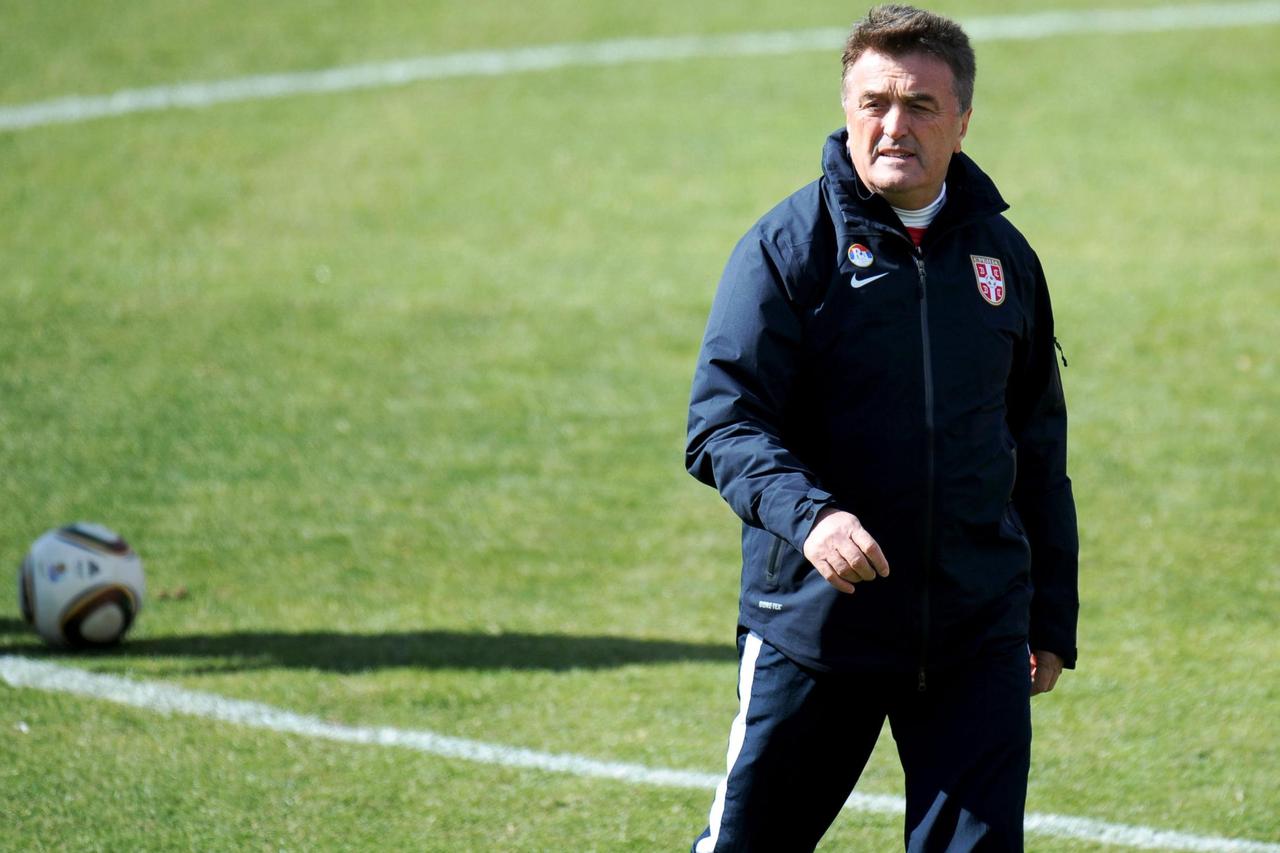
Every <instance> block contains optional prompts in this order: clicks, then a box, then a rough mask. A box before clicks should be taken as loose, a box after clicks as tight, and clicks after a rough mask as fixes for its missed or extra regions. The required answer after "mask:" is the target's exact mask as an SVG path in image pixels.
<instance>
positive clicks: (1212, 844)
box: [0, 655, 1280, 853]
mask: <svg viewBox="0 0 1280 853" xmlns="http://www.w3.org/2000/svg"><path fill="white" fill-rule="evenodd" d="M0 678H3V680H4V681H5V682H6V683H7V684H9V685H10V686H11V687H14V688H26V689H34V690H41V691H45V692H54V693H69V694H73V695H76V696H85V697H89V698H94V699H103V700H106V701H109V702H114V703H116V704H119V705H126V706H129V707H133V708H140V709H143V710H147V711H156V712H160V713H168V714H182V715H185V716H191V717H197V718H201V719H208V720H217V721H219V722H224V723H231V724H234V725H239V726H246V727H249V728H255V729H265V730H268V731H273V732H282V733H287V734H295V735H301V736H303V737H311V738H317V739H320V740H330V741H337V742H341V743H352V744H366V745H372V746H393V747H401V748H405V749H413V750H416V751H418V752H423V753H427V754H429V755H438V756H441V757H444V758H456V759H463V760H467V761H475V762H479V763H483V764H492V765H499V766H503V767H515V768H522V769H531V770H541V771H547V772H552V773H566V774H570V775H574V776H581V777H586V778H594V779H610V780H613V781H617V782H624V783H628V784H636V785H655V786H659V787H666V788H696V789H711V788H714V787H715V786H716V784H717V783H718V782H719V776H718V775H717V774H713V773H699V772H696V771H691V770H674V769H667V768H662V767H647V766H645V765H642V764H634V763H627V762H615V761H600V760H598V759H593V758H588V757H586V756H581V755H572V754H567V753H550V752H540V751H538V750H532V749H525V748H522V747H514V746H505V745H502V744H494V743H484V742H482V741H475V740H469V739H466V738H458V737H451V736H449V735H442V734H437V733H435V732H431V731H425V730H406V729H398V728H394V727H391V726H348V725H341V724H338V723H329V722H325V721H324V720H321V719H318V718H316V717H312V716H307V715H305V714H298V713H295V712H292V711H286V710H284V709H281V708H275V707H273V706H271V705H266V704H262V703H259V702H248V701H245V700H241V699H229V698H227V697H224V696H218V695H217V694H213V693H205V692H200V691H195V690H186V689H183V688H180V687H174V686H172V685H167V684H161V683H157V682H145V681H134V680H131V679H127V678H121V677H119V676H113V675H102V674H98V673H92V672H87V671H85V670H81V669H76V668H74V667H68V666H62V665H59V664H53V663H47V662H43V661H35V660H29V659H27V658H24V657H20V656H17V655H3V656H0ZM846 807H847V808H850V809H853V810H855V811H862V812H873V813H877V814H890V815H897V814H901V813H902V812H903V810H904V809H905V803H904V802H903V800H902V799H901V798H900V797H895V796H890V795H884V794H862V793H857V792H855V793H854V794H853V795H851V796H850V798H849V801H848V803H847V804H846ZM1026 830H1027V832H1028V833H1031V834H1035V835H1041V836H1047V837H1051V838H1070V839H1077V840H1081V841H1090V842H1095V843H1099V844H1107V845H1112V846H1116V847H1128V848H1132V849H1138V850H1168V851H1192V853H1280V844H1270V843H1266V842H1261V841H1250V840H1245V839H1235V838H1221V837H1216V836H1206V835H1193V834H1189V833H1184V832H1174V831H1170V830H1163V829H1156V828H1154V827H1146V826H1131V825H1127V824H1117V823H1109V822H1107V821H1101V820H1092V819H1090V818H1081V817H1073V816H1069V815H1054V814H1037V813H1031V814H1028V815H1027V817H1026Z"/></svg>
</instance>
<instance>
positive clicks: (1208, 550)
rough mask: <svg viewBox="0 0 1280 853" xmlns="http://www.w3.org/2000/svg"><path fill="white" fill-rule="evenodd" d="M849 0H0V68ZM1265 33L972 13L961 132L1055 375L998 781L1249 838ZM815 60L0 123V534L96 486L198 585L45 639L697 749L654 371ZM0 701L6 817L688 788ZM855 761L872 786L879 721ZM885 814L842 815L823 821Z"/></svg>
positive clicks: (36, 95)
mask: <svg viewBox="0 0 1280 853" xmlns="http://www.w3.org/2000/svg"><path fill="white" fill-rule="evenodd" d="M1103 5H1106V4H1090V5H1089V8H1099V7H1102V6H1103ZM1122 5H1127V4H1120V3H1113V4H1110V6H1111V7H1117V8H1118V7H1121V6H1122ZM1038 8H1039V7H1038V6H1036V5H1034V4H1030V3H1024V4H1013V5H1010V4H995V3H951V4H946V5H945V6H942V7H938V9H939V11H943V12H946V13H948V14H953V15H957V16H961V17H964V16H972V15H978V14H989V13H995V12H1000V13H1007V12H1014V11H1018V10H1023V11H1030V10H1035V9H1038ZM1079 8H1084V6H1083V5H1081V6H1080V7H1079ZM858 11H860V10H850V9H848V8H846V7H843V6H838V5H837V4H833V3H817V4H808V5H806V7H805V8H804V9H803V10H793V9H786V8H782V7H779V6H776V5H771V4H740V3H732V4H731V3H719V2H717V3H708V4H699V6H698V7H697V9H696V15H695V16H693V17H691V16H690V9H689V8H688V7H687V4H680V5H677V4H674V3H656V4H648V5H646V6H644V7H636V6H630V7H625V8H623V7H615V6H614V5H613V4H570V3H552V4H539V5H538V6H537V7H536V8H534V7H530V8H529V9H510V8H507V7H505V6H501V7H500V6H497V5H495V4H487V3H475V4H465V5H463V4H424V5H422V6H416V7H409V6H401V5H397V4H374V5H373V6H368V7H361V8H359V9H356V8H355V7H349V6H347V5H345V4H338V3H331V4H301V3H278V4H271V5H270V6H260V5H255V4H235V3H224V2H218V3H213V2H210V3H204V4H184V6H183V7H182V9H181V11H179V10H178V8H177V7H170V6H165V5H164V4H154V3H129V4H124V3H104V4H99V5H94V6H91V7H85V6H83V5H82V4H71V3H49V4H40V5H31V4H18V3H3V4H0V19H3V20H4V21H5V25H6V31H7V32H8V33H10V34H12V37H11V38H9V39H7V44H6V49H5V50H4V51H0V103H6V104H15V103H23V102H26V101H31V100H38V99H43V98H49V97H55V96H59V95H63V94H68V93H81V94H95V93H106V92H110V91H112V90H114V89H117V88H121V87H129V86H141V85H152V84H158V83H166V82H174V81H181V80H191V79H209V78H216V77H221V76H232V75H238V74H245V73H263V72H272V71H280V70H298V69H310V68H318V67H325V66H328V65H332V64H338V63H350V62H362V61H376V60H381V59H391V58H399V57H402V56H411V55H417V54H421V53H429V52H444V51H452V50H460V49H472V48H488V47H504V46H523V45H526V44H541V43H551V42H562V41H578V40H589V39H596V38H610V37H621V36H632V35H658V34H682V33H689V32H699V33H704V32H705V33H715V32H736V31H743V30H767V29H781V28H788V29H789V28H800V27H811V26H840V25H843V24H846V23H848V21H849V20H850V19H851V18H852V17H853V16H855V15H856V14H857V13H858ZM1277 48H1280V29H1278V28H1275V27H1255V28H1251V29H1250V28H1238V29H1227V30H1213V31H1203V32H1180V33H1159V34H1129V35H1123V36H1073V37H1062V38H1055V39H1050V40H1044V41H1037V42H991V43H983V44H980V45H978V50H979V83H978V97H977V112H976V114H975V118H974V122H973V124H972V126H971V132H970V136H969V138H968V139H967V140H966V147H967V149H968V150H969V151H970V153H971V154H973V156H975V157H976V158H977V160H978V161H979V163H981V164H982V165H983V166H984V168H986V169H987V170H988V171H989V172H990V173H991V174H992V175H993V176H994V177H995V178H996V180H997V182H998V183H999V184H1000V186H1001V188H1002V190H1003V191H1004V193H1005V194H1006V197H1007V198H1009V200H1010V201H1011V202H1012V203H1013V209H1012V211H1011V212H1010V217H1011V218H1012V219H1013V221H1014V222H1015V223H1016V224H1017V225H1019V227H1021V228H1022V229H1023V230H1024V231H1025V232H1026V233H1027V235H1028V237H1029V238H1030V239H1031V241H1032V243H1033V245H1035V246H1036V247H1037V248H1038V250H1039V251H1040V253H1041V255H1042V258H1043V259H1044V262H1045V266H1046V269H1047V271H1048V273H1049V277H1050V283H1051V287H1052V289H1053V294H1054V300H1055V308H1056V312H1057V315H1058V325H1059V337H1060V338H1061V340H1062V342H1063V345H1064V346H1065V348H1066V353H1067V357H1068V359H1069V361H1070V365H1071V366H1070V367H1069V368H1067V369H1066V370H1065V372H1064V381H1065V383H1066V386H1067V393H1068V399H1069V403H1070V406H1071V411H1072V442H1073V445H1072V471H1073V478H1074V480H1075V483H1076V491H1077V496H1078V500H1079V504H1080V518H1081V534H1082V542H1083V547H1084V552H1083V561H1082V592H1083V598H1084V609H1083V613H1082V625H1081V668H1080V670H1079V671H1078V672H1075V673H1070V674H1069V675H1068V676H1067V677H1066V678H1065V679H1064V681H1063V682H1062V685H1061V688H1060V689H1059V690H1058V691H1055V693H1054V694H1053V695H1052V696H1049V697H1045V698H1043V699H1038V700H1037V701H1036V704H1035V712H1036V725H1037V739H1036V746H1035V749H1036V757H1035V767H1034V769H1033V778H1032V789H1031V800H1030V808H1031V809H1033V810H1036V811H1045V812H1058V813H1067V814H1075V815H1082V816H1088V817H1094V818H1100V819H1106V820H1118V821H1127V822H1134V823H1143V824H1150V825H1155V826H1159V827H1162V828H1173V829H1182V830H1187V831H1194V832H1203V833H1211V834H1225V835H1239V836H1245V837H1250V838H1254V839H1261V840H1272V841H1278V840H1280V824H1278V822H1277V819H1276V817H1275V815H1276V814H1277V813H1280V799H1278V798H1277V794H1276V789H1275V785H1274V780H1275V776H1276V772H1277V769H1278V768H1280V745H1278V743H1277V738H1276V731H1275V723H1274V721H1275V719H1277V717H1278V716H1280V697H1278V696H1277V689H1278V688H1277V679H1276V675H1277V672H1276V665H1275V661H1276V660H1277V651H1280V649H1278V648H1277V646H1278V642H1277V639H1276V634H1275V613H1276V612H1277V604H1280V559H1278V557H1277V555H1278V553H1280V547H1278V545H1280V541H1278V538H1280V534H1278V533H1277V524H1276V520H1277V518H1280V512H1278V511H1277V510H1278V509H1280V506H1278V502H1280V498H1278V497H1277V495H1278V494H1280V490H1277V488H1276V486H1277V475H1276V468H1275V462H1274V460H1275V459H1276V458H1277V451H1278V450H1280V447H1278V443H1280V439H1277V437H1276V435H1277V431H1276V429H1275V428H1274V424H1275V413H1276V411H1277V410H1280V409H1278V404H1280V385H1278V384H1277V376H1276V355H1275V345H1274V338H1275V332H1276V328H1277V327H1276V317H1277V316H1278V314H1277V309H1278V308H1280V292H1278V290H1277V285H1276V273H1275V270H1276V269H1277V262H1278V261H1280V248H1278V247H1277V244H1276V241H1275V240H1273V239H1271V235H1274V234H1276V233H1277V227H1278V226H1280V209H1278V206H1280V202H1278V201H1277V198H1278V195H1277V192H1276V190H1277V189H1280V184H1278V181H1277V174H1278V172H1277V168H1278V167H1277V163H1276V159H1275V146H1274V128H1275V126H1276V125H1277V121H1280V102H1277V100H1276V97H1275V94H1274V93H1275V91H1276V87H1277V84H1278V83H1280V50H1278V49H1277ZM838 68H839V66H838V54H837V52H836V51H835V50H833V51H832V54H831V55H829V56H828V55H823V54H798V55H793V56H781V57H770V58H737V59H704V60H690V61H685V62H679V63H668V64H652V65H629V66H621V67H616V68H607V69H605V68H576V69H564V70H560V71H556V72H550V73H541V74H528V75H513V76H509V77H502V78H483V79H481V78H471V79H454V80H448V81H436V82H429V83H420V84H415V85H411V86H406V87H403V88H397V89H386V90H378V91H368V92H356V93H349V94H335V95H327V96H306V97H298V98H294V99H286V100H278V101H268V102H257V103H244V104H233V105H225V106H221V107H217V108H213V109H208V110H196V111H191V110H178V111H172V112H164V113H153V114H145V115H137V116H129V117H122V118H116V119H110V120H103V121H94V122H89V123H85V124H80V125H72V126H55V127H46V128H36V129H31V130H27V131H22V132H6V133H0V175H3V178H0V217H2V218H0V257H3V259H4V264H3V269H2V270H0V304H3V306H4V310H3V312H0V401H3V404H2V405H0V554H9V555H10V557H9V559H10V561H11V564H12V565H16V563H17V561H18V560H19V559H20V557H21V555H22V553H23V552H24V551H25V549H26V547H27V545H28V544H29V543H30V541H31V540H32V539H34V538H35V537H36V535H38V534H39V533H40V532H41V531H42V530H44V529H46V528H48V527H51V526H55V525H58V524H61V523H65V522H68V521H71V520H74V519H78V518H86V519H92V520H97V521H101V522H105V523H108V524H110V525H112V526H114V527H115V528H117V529H118V530H120V531H121V532H122V533H124V534H125V535H126V536H127V537H128V538H129V539H130V540H131V541H132V542H133V543H134V544H135V545H136V546H137V547H138V549H139V550H140V551H141V553H142V554H143V557H144V559H145V561H146V567H147V572H148V579H149V582H150V584H151V586H152V590H153V592H154V591H158V590H168V589H173V588H176V587H178V586H185V587H186V588H188V590H189V591H190V595H189V596H188V597H187V598H185V599H181V600H168V599H166V600H160V599H158V598H156V597H155V596H153V597H152V599H151V601H149V602H148V604H147V606H146V609H145V610H144V612H143V615H142V617H141V619H140V621H139V623H138V625H137V627H136V631H135V634H134V635H133V637H132V640H133V642H132V643H131V644H130V645H128V646H126V648H125V649H124V650H123V651H122V652H121V653H119V654H112V655H95V656H74V655H73V656H59V658H58V659H60V660H66V661H68V662H70V663H73V664H76V665H82V666H87V667H89V668H92V669H97V670H104V671H112V672H123V673H128V674H133V675H136V676H139V677H157V678H164V679H166V680H169V681H172V682H174V683H177V684H182V685H185V686H191V687H197V688H200V689H208V690H213V691H215V692H218V693H222V694H225V695H229V696H237V697H241V698H249V699H255V700H261V701H267V702H272V703H276V704H280V705H283V706H285V707H288V708H290V709H293V710H297V711H300V712H304V713H314V714H318V715H320V716H323V717H325V718H329V719H334V720H340V721H344V722H350V723H361V724H363V723H369V724H373V723H387V724H394V725H402V726H408V727H415V728H431V729H434V730H438V731H441V732H446V733H450V734H458V735H462V736H470V737H477V738H482V739H485V740H490V741H495V742H500V743H509V744H513V745H518V746H528V747H532V748H538V749H553V750H567V751H574V752H581V753H585V754H588V755H591V756H593V757H598V758H606V759H618V760H628V761H642V762H646V763H651V764H654V765H662V766H675V767H687V768H691V769H700V770H706V771H714V770H716V769H717V768H718V767H719V766H720V763H721V762H722V760H723V759H722V755H723V742H724V738H725V732H726V730H727V725H728V722H729V720H730V718H731V717H732V714H733V709H734V701H733V683H734V665H733V660H732V649H731V643H732V634H733V620H734V613H735V610H734V602H735V600H736V587H737V530H736V524H735V522H734V520H733V518H732V516H731V514H730V513H729V511H728V510H727V509H726V508H725V507H724V506H723V505H722V504H721V503H720V501H719V499H718V498H717V497H716V496H715V495H714V493H712V492H711V491H710V490H708V489H705V488H702V487H700V486H698V485H697V484H696V483H694V482H693V480H692V479H690V478H688V476H687V475H685V474H684V472H683V470H682V467H681V450H682V442H683V431H684V405H685V402H686V396H687V390H688V381H689V377H690V374H691V371H692V365H693V358H694V355H695V353H696V348H697V343H698V340H699V337H700V334H701V329H702V323H703V321H704V319H705V314H706V310H707V307H708V305H709V302H710V297H711V293H712V289H713V287H714V284H715V280H716V279H717V277H718V275H719V271H720V267H721V265H722V264H723V261H724V258H725V257H726V256H727V253H728V250H729V248H730V247H731V246H732V244H733V243H734V241H736V239H737V238H738V236H739V235H740V234H741V233H742V232H743V231H744V230H745V229H746V228H747V227H748V226H749V225H750V224H751V222H752V221H753V220H754V219H755V217H757V216H758V215H759V214H760V213H761V212H763V211H764V210H765V209H767V208H768V207H769V206H771V205H772V204H773V203H774V202H775V201H776V200H778V199H779V198H781V197H782V196H783V195H785V194H786V193H788V192H790V191H791V190H792V189H794V188H796V187H798V186H799V185H801V184H802V183H804V182H807V181H808V180H811V179H812V178H813V177H814V176H816V174H817V167H818V157H819V152H820V147H821V143H822V139H823V137H824V136H825V134H826V133H828V132H829V131H830V130H831V129H833V128H834V127H836V126H837V125H838V124H839V123H840V121H841V116H840V112H839V109H838V102H837V99H836V81H837V78H838V73H839V72H838ZM0 611H7V612H9V613H10V614H13V616H14V619H13V620H10V621H3V620H0V651H3V652H6V653H8V652H16V653H21V654H42V652H40V651H39V650H38V649H37V648H36V647H35V645H34V639H33V637H32V636H31V635H28V634H27V633H26V632H25V631H24V630H22V627H21V626H20V625H19V624H18V623H17V622H16V615H17V609H16V603H15V599H14V590H12V589H9V590H7V591H5V590H4V589H3V588H0ZM610 643H613V644H614V645H612V646H611V645H609V644H610ZM618 643H621V645H617V644H618ZM504 644H509V645H510V647H511V649H512V652H511V655H510V657H509V659H508V660H507V661H506V662H505V663H504V659H503V655H502V654H501V649H502V647H503V645H504ZM0 696H2V697H3V701H2V702H0V729H3V730H4V731H5V732H6V734H7V735H9V736H7V737H5V738H0V756H3V760H0V779H2V780H3V786H4V788H5V790H7V791H11V792H13V793H14V795H15V796H11V797H9V798H8V802H7V803H5V804H2V805H0V810H7V811H8V812H9V814H7V815H6V816H12V817H16V818H17V819H16V820H5V821H0V847H5V846H24V847H25V846H28V845H29V842H30V839H31V838H33V837H36V838H41V839H48V841H43V842H41V843H44V844H46V845H47V846H49V847H57V846H72V847H92V846H97V845H100V846H104V847H134V846H142V847H155V848H163V847H183V846H200V847H206V848H209V849H215V848H221V849H233V848H238V847H242V846H247V845H259V844H261V845H263V846H265V845H266V844H276V843H279V844H285V845H286V846H288V845H289V844H293V845H296V846H302V847H334V846H343V843H344V842H343V841H341V840H340V839H348V840H349V843H350V845H351V846H354V847H357V848H358V847H372V846H382V845H384V844H388V845H390V846H400V847H408V848H415V847H416V848H419V849H423V848H425V849H438V850H447V849H474V848H477V847H480V846H485V844H486V843H488V844H490V845H491V844H492V843H495V839H499V841H498V842H496V843H497V844H498V846H499V847H500V848H501V849H511V850H517V849H522V850H553V849H562V848H563V847H564V846H566V845H567V844H573V845H575V846H578V847H581V848H583V849H620V848H628V849H656V848H658V847H664V848H665V847H671V846H676V847H679V846H681V845H682V844H684V843H686V841H685V839H691V838H692V836H693V835H694V834H696V832H697V831H698V829H699V828H700V826H701V825H702V822H703V821H704V819H705V816H704V812H705V809H706V807H707V801H708V800H709V796H708V795H707V794H703V793H700V792H671V791H649V790H633V789H629V788H626V787H624V786H621V785H602V784H600V783H594V782H583V781H580V780H572V779H558V778H550V777H545V776H542V775H540V774H534V773H518V772H515V771H505V770H496V769H493V768H486V767H479V766H474V765H468V764H463V763H457V762H447V761H443V760H438V759H432V758H429V757H423V756H417V755H399V754H394V753H392V754H383V753H376V752H369V751H367V750H359V749H355V748H348V747H336V746H332V745H325V744H311V743H306V742H303V741H301V740H300V739H297V738H291V737H277V736H270V735H265V734H260V733H252V732H243V731H238V730H235V729H231V728H229V727H224V726H211V725H209V724H206V723H201V722H196V721H187V720H182V719H179V718H175V719H172V720H163V721H161V720H158V719H156V718H154V717H152V716H150V715H146V714H142V713H140V712H134V711H128V710H122V709H116V708H109V707H105V706H102V705H100V704H97V703H91V702H87V701H84V700H75V699H69V698H66V697H58V696H42V695H38V694H32V693H24V692H19V691H14V690H10V689H8V688H5V689H4V690H3V692H2V693H0ZM19 722H22V723H24V724H25V725H26V726H27V728H28V732H27V733H26V734H25V735H23V736H22V737H19V736H18V735H17V734H13V732H15V731H17V729H16V728H15V726H16V725H17V724H18V723H19ZM90 753H93V754H94V756H95V758H94V760H93V761H92V762H90V763H89V764H88V765H87V766H86V763H85V762H84V756H86V755H88V754H90ZM863 789H864V790H868V791H876V792H892V791H895V790H899V789H900V780H899V779H898V771H897V769H896V766H895V760H894V758H893V755H892V744H891V742H886V743H884V744H882V745H881V749H880V750H879V751H878V753H877V756H876V758H875V759H874V760H873V764H872V767H871V768H870V770H869V772H868V775H867V777H866V778H865V780H864V783H863ZM499 829H500V831H499ZM898 833H899V828H898V826H897V821H896V820H887V819H883V818H873V817H868V816H865V815H858V814H848V815H846V816H844V817H843V818H842V820H841V822H840V824H839V825H838V826H837V828H836V829H835V830H833V833H832V835H831V837H830V838H829V840H828V842H827V844H826V845H825V847H826V848H827V849H832V850H836V849H888V848H892V847H894V846H896V844H897V841H896V839H897V837H898ZM94 838H97V839H98V841H96V842H93V841H91V840H92V839H94ZM193 839H195V841H193ZM289 839H292V841H289ZM58 840H61V841H62V842H65V845H63V844H59V843H58ZM1033 849H1037V850H1084V849H1094V848H1093V847H1091V846H1090V845H1082V844H1077V843H1074V842H1062V841H1052V842H1050V841H1046V840H1043V839H1041V840H1037V841H1035V842H1034V847H1033Z"/></svg>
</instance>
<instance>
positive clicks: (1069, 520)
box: [1008, 254, 1080, 668]
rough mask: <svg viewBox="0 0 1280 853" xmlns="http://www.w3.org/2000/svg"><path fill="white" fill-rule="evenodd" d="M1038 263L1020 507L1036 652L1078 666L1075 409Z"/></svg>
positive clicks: (1016, 494)
mask: <svg viewBox="0 0 1280 853" xmlns="http://www.w3.org/2000/svg"><path fill="white" fill-rule="evenodd" d="M1032 258H1033V271H1034V278H1035V293H1034V297H1033V299H1034V311H1033V315H1032V326H1031V329H1030V333H1029V335H1028V336H1027V339H1026V342H1025V346H1024V349H1023V353H1022V356H1021V358H1020V359H1019V366H1018V370H1017V372H1015V374H1014V376H1013V380H1012V381H1011V382H1010V388H1009V400H1008V404H1009V426H1010V429H1011V431H1012V433H1013V438H1014V441H1015V443H1016V446H1017V459H1018V475H1017V482H1016V483H1015V485H1014V491H1013V503H1014V508H1015V509H1016V510H1017V512H1018V515H1019V517H1021V519H1022V523H1023V526H1024V527H1025V529H1026V532H1027V538H1028V539H1029V540H1030V543H1031V579H1032V584H1033V586H1034V594H1033V597H1032V600H1031V636H1030V644H1031V648H1032V649H1043V650H1045V651H1050V652H1054V653H1055V654H1057V655H1058V656H1059V657H1061V658H1062V659H1063V660H1064V661H1065V662H1066V666H1067V667H1068V668H1074V667H1075V664H1076V620H1077V615H1078V613H1079V609H1080V597H1079V591H1078V583H1077V575H1078V565H1077V564H1078V555H1079V543H1078V538H1077V532H1076V509H1075V500H1074V498H1073V497H1072V494H1071V480H1070V479H1069V478H1068V477H1067V406H1066V402H1065V400H1064V398H1063V394H1062V379H1061V376H1060V375H1059V373H1058V360H1057V355H1056V353H1055V352H1054V347H1055V339H1054V330H1053V309H1052V307H1051V305H1050V302H1049V290H1048V286H1047V284H1046V283H1045V277H1044V270H1043V269H1042V267H1041V266H1040V261H1039V259H1038V258H1035V257H1034V254H1033V256H1032Z"/></svg>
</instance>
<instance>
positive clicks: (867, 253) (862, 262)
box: [849, 243, 876, 269]
mask: <svg viewBox="0 0 1280 853" xmlns="http://www.w3.org/2000/svg"><path fill="white" fill-rule="evenodd" d="M875 260H876V257H875V255H873V254H871V250H870V249H868V248H867V247H866V246H864V245H862V244H861V243H853V244H851V245H850V246H849V263H851V264H853V265H854V266H855V267H858V268H859V269H866V268H867V267H869V266H871V265H872V264H873V263H875Z"/></svg>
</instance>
